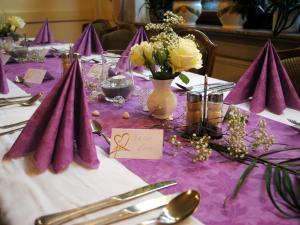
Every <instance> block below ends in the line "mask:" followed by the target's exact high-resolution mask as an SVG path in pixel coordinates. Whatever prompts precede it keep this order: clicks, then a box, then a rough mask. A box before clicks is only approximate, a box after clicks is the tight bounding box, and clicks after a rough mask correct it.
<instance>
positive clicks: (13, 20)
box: [7, 16, 25, 29]
mask: <svg viewBox="0 0 300 225" xmlns="http://www.w3.org/2000/svg"><path fill="white" fill-rule="evenodd" d="M7 20H8V22H9V23H10V25H11V26H15V27H16V28H21V29H22V28H23V27H24V26H25V22H24V20H23V19H21V18H20V17H18V16H11V17H9V18H8V19H7Z"/></svg>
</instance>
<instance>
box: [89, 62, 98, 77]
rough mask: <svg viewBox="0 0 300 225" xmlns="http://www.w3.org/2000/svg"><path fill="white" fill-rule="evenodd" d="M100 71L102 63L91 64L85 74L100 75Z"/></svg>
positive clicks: (90, 75)
mask: <svg viewBox="0 0 300 225" xmlns="http://www.w3.org/2000/svg"><path fill="white" fill-rule="evenodd" d="M101 73H102V65H100V64H93V66H92V67H91V68H90V70H89V72H88V74H87V76H89V77H100V75H101Z"/></svg>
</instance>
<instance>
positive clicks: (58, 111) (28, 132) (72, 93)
mask: <svg viewBox="0 0 300 225" xmlns="http://www.w3.org/2000/svg"><path fill="white" fill-rule="evenodd" d="M30 152H33V154H34V162H35V166H36V168H37V169H38V170H40V171H44V170H45V169H47V168H48V167H49V166H50V165H52V168H53V170H54V172H61V171H62V170H64V169H66V168H67V167H68V165H69V164H70V163H71V162H72V161H73V157H74V155H75V154H74V152H76V154H77V155H78V156H79V157H78V159H79V161H80V163H81V164H83V165H84V166H85V167H87V168H97V167H98V165H99V161H98V158H97V154H96V149H95V143H94V139H93V136H92V131H91V127H90V121H89V110H88V106H87V103H86V97H85V90H84V82H83V79H82V76H81V72H80V64H79V61H78V60H77V61H74V63H73V64H72V66H71V67H70V69H69V71H68V73H67V74H66V75H65V76H63V77H62V78H61V79H60V80H59V81H58V83H57V84H56V85H55V86H54V88H53V89H52V90H51V91H50V93H49V94H48V95H47V97H46V98H45V99H44V100H43V102H42V103H41V105H40V106H39V108H38V109H37V110H36V111H35V113H34V114H33V116H32V117H31V118H30V120H29V121H28V123H27V125H26V127H25V128H24V129H23V131H22V133H21V134H20V136H19V137H18V139H17V140H16V142H15V143H14V145H13V146H12V148H11V149H10V151H9V152H7V153H6V154H5V158H15V157H20V156H24V155H27V154H28V153H30Z"/></svg>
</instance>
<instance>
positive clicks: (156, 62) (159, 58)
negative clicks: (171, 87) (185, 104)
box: [130, 11, 202, 83]
mask: <svg viewBox="0 0 300 225" xmlns="http://www.w3.org/2000/svg"><path fill="white" fill-rule="evenodd" d="M164 17H165V18H164V22H163V23H161V24H153V23H149V24H147V25H146V30H151V31H154V32H155V33H156V35H154V36H153V37H151V39H150V42H145V41H144V42H142V43H140V44H135V45H134V46H133V47H132V48H131V52H130V59H131V62H132V64H133V65H135V66H146V67H147V68H148V69H149V70H150V71H151V74H152V79H155V80H169V79H173V78H175V77H176V76H178V75H179V76H180V78H181V80H182V81H183V82H184V83H188V81H189V80H188V78H187V77H186V76H185V75H184V74H182V73H181V72H182V71H185V70H189V69H192V68H195V69H200V68H201V67H202V54H201V53H200V51H199V50H198V48H197V45H196V43H195V40H194V36H192V35H188V36H185V37H179V36H178V35H177V34H176V33H175V32H174V30H173V28H172V27H173V26H174V25H176V24H180V23H183V18H182V17H181V16H178V15H176V14H174V13H172V12H170V11H168V12H166V13H165V14H164Z"/></svg>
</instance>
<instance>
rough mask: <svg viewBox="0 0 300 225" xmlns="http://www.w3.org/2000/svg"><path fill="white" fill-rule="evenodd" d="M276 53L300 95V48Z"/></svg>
mask: <svg viewBox="0 0 300 225" xmlns="http://www.w3.org/2000/svg"><path fill="white" fill-rule="evenodd" d="M277 53H278V55H279V57H280V60H281V63H282V64H283V65H284V67H285V69H286V71H287V73H288V75H289V77H290V79H291V81H292V83H293V85H294V87H295V89H296V91H297V94H298V96H299V97H300V48H294V49H287V50H281V51H277Z"/></svg>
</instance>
